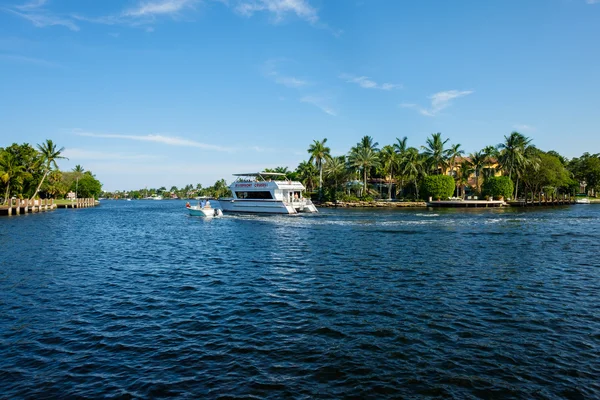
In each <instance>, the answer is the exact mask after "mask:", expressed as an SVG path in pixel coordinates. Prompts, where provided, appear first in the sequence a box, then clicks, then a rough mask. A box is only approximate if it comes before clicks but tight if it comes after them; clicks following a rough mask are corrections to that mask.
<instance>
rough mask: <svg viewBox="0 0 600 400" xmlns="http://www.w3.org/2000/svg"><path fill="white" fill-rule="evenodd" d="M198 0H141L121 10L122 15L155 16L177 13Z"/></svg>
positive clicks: (191, 6) (192, 6) (190, 6)
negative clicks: (135, 4)
mask: <svg viewBox="0 0 600 400" xmlns="http://www.w3.org/2000/svg"><path fill="white" fill-rule="evenodd" d="M197 3H198V0H155V1H141V2H140V3H138V4H137V6H135V7H133V8H130V9H127V10H125V11H123V13H122V14H121V16H123V17H134V18H137V17H150V18H155V17H157V16H160V15H169V16H173V15H177V14H179V13H180V12H181V11H183V10H185V9H189V8H194V6H195V5H196V4H197Z"/></svg>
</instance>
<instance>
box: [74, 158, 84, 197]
mask: <svg viewBox="0 0 600 400" xmlns="http://www.w3.org/2000/svg"><path fill="white" fill-rule="evenodd" d="M73 172H74V173H75V179H76V181H75V197H77V192H78V190H79V178H81V176H82V175H83V167H82V166H81V165H79V164H77V165H76V166H75V168H73Z"/></svg>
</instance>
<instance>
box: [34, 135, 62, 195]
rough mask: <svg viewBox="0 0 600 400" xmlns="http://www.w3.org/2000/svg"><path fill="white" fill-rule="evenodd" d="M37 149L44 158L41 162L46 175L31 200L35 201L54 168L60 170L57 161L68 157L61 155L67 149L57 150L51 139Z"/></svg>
mask: <svg viewBox="0 0 600 400" xmlns="http://www.w3.org/2000/svg"><path fill="white" fill-rule="evenodd" d="M37 147H38V150H39V151H40V153H41V156H42V159H41V162H42V164H43V166H44V174H43V175H42V179H41V180H40V183H39V184H38V186H37V188H36V189H35V193H33V196H31V199H30V200H33V199H35V197H36V196H37V194H38V192H39V191H40V188H41V187H42V184H43V183H44V179H46V176H48V174H49V173H50V170H51V169H52V167H54V168H57V169H58V165H57V164H56V160H60V159H65V158H66V157H62V156H61V155H60V154H61V153H62V152H63V151H64V150H65V148H64V147H61V148H60V149H58V150H57V149H56V145H55V144H54V142H52V140H50V139H46V142H45V143H42V144H41V145H40V144H38V145H37Z"/></svg>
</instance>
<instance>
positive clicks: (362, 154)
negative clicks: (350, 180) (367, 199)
mask: <svg viewBox="0 0 600 400" xmlns="http://www.w3.org/2000/svg"><path fill="white" fill-rule="evenodd" d="M348 163H350V165H351V166H353V167H355V168H357V169H360V170H362V172H363V188H364V192H363V196H366V195H367V194H368V191H367V177H368V174H369V170H370V169H371V168H373V167H377V166H378V165H379V157H378V156H377V152H376V151H375V150H373V148H372V147H362V146H355V147H353V148H352V150H350V154H349V155H348Z"/></svg>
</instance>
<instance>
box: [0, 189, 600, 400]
mask: <svg viewBox="0 0 600 400" xmlns="http://www.w3.org/2000/svg"><path fill="white" fill-rule="evenodd" d="M184 203H185V202H183V201H132V202H124V201H103V202H102V205H101V206H99V207H96V208H88V209H80V210H72V209H68V210H64V209H61V210H56V211H53V212H46V213H40V214H29V215H21V216H15V217H5V218H0V240H1V247H0V250H1V253H0V397H4V396H5V397H6V398H22V397H28V398H66V397H90V398H98V397H121V398H128V397H137V398H157V397H181V398H191V399H196V398H218V397H221V396H222V397H240V398H241V397H243V398H248V397H250V398H273V399H280V398H298V399H310V398H328V399H329V398H340V397H354V398H377V399H379V398H392V397H394V398H397V397H428V396H432V397H454V398H470V397H483V398H521V399H531V398H571V399H579V398H600V380H599V379H598V377H599V376H600V265H599V262H600V259H599V257H598V256H599V253H600V229H599V228H600V206H595V205H587V206H585V205H581V206H579V205H577V206H571V207H557V208H539V209H537V208H536V209H449V210H444V209H439V210H427V209H421V210H415V209H410V210H405V209H397V210H396V209H394V210H358V209H351V210H348V209H322V210H321V212H320V213H319V214H318V215H305V216H286V217H283V216H225V217H223V218H219V219H213V220H206V219H201V218H199V217H190V216H188V215H187V213H186V210H185V208H184Z"/></svg>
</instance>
